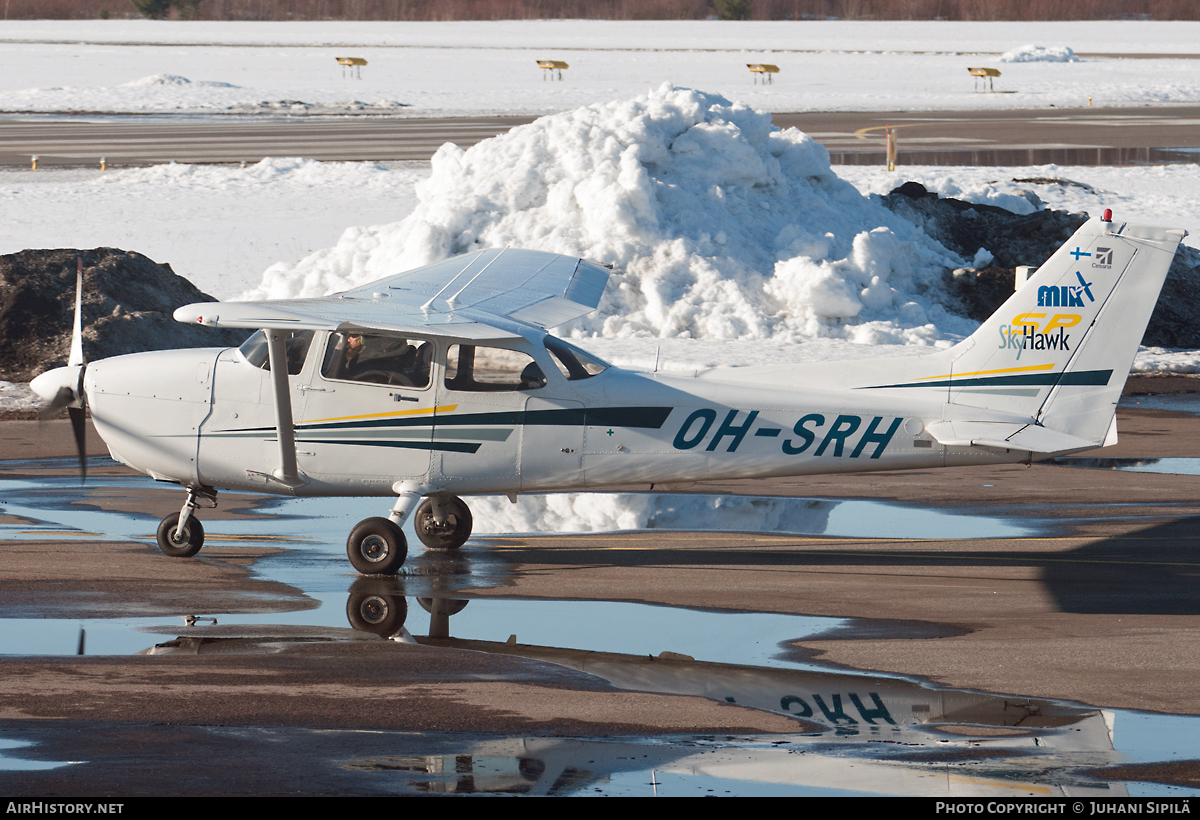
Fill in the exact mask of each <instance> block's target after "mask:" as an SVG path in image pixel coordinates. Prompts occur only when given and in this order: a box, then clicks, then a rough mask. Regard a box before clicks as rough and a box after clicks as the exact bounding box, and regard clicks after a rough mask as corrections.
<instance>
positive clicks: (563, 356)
mask: <svg viewBox="0 0 1200 820" xmlns="http://www.w3.org/2000/svg"><path fill="white" fill-rule="evenodd" d="M545 344H546V349H547V350H549V351H550V354H551V356H552V357H553V359H554V363H555V364H556V365H558V369H559V370H561V371H562V374H563V375H564V376H566V377H567V379H569V380H571V381H575V380H577V379H590V378H591V377H592V376H598V375H600V374H601V373H603V372H604V371H605V370H607V369H608V368H609V364H608V362H605V361H602V360H600V359H597V358H596V357H595V356H593V355H592V354H590V353H585V352H583V351H582V350H580V349H579V348H577V347H575V346H573V345H569V344H567V343H566V342H564V341H563V340H562V339H558V338H555V337H554V336H547V337H546V339H545Z"/></svg>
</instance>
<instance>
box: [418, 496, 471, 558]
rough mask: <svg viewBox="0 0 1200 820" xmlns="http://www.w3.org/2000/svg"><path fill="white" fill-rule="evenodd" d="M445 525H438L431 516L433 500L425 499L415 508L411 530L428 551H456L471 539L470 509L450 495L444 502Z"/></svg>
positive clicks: (459, 499)
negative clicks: (414, 531)
mask: <svg viewBox="0 0 1200 820" xmlns="http://www.w3.org/2000/svg"><path fill="white" fill-rule="evenodd" d="M444 503H445V505H446V523H445V524H438V522H437V519H436V518H434V515H433V500H432V499H429V498H426V499H425V500H424V501H422V502H421V506H419V507H417V513H416V515H415V516H414V517H413V529H414V530H416V532H417V538H419V539H421V543H422V544H424V545H425V546H427V547H429V548H430V549H435V550H456V549H458V548H459V547H461V546H462V545H463V544H465V543H467V539H468V538H470V537H471V527H472V526H473V521H472V520H471V509H470V508H469V507H468V506H467V505H466V502H464V501H463V500H462V499H461V498H459V497H458V496H456V495H452V496H450V497H449V498H447V499H446V500H445V502H444Z"/></svg>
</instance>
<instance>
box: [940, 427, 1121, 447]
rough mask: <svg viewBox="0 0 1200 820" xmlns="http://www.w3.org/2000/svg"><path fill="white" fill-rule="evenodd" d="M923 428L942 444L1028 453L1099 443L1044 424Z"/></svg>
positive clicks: (1093, 445)
mask: <svg viewBox="0 0 1200 820" xmlns="http://www.w3.org/2000/svg"><path fill="white" fill-rule="evenodd" d="M926 430H927V431H928V432H929V434H930V435H931V436H933V437H934V438H935V439H937V442H938V444H941V445H944V446H946V447H987V448H989V449H996V450H1027V451H1029V452H1031V453H1042V454H1047V455H1048V454H1051V453H1068V452H1078V451H1080V450H1092V449H1095V448H1096V447H1099V446H1101V445H1100V442H1096V441H1088V440H1087V439H1082V438H1078V437H1076V436H1071V435H1067V434H1066V433H1060V432H1058V431H1057V430H1051V429H1049V428H1048V427H1039V426H1038V425H1036V424H1027V423H1022V422H1012V421H940V422H937V423H936V424H931V425H929V426H928V427H927V428H926Z"/></svg>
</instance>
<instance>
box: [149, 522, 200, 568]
mask: <svg viewBox="0 0 1200 820" xmlns="http://www.w3.org/2000/svg"><path fill="white" fill-rule="evenodd" d="M178 524H179V513H171V514H170V515H168V516H167V517H166V518H164V519H163V520H162V521H160V522H159V524H158V548H159V549H160V550H162V552H163V555H168V556H170V557H171V558H191V557H192V556H193V555H195V554H196V553H198V552H199V551H200V548H201V547H202V546H204V525H202V524H201V523H200V519H199V518H196V517H195V516H191V517H189V518H188V520H187V524H185V525H184V527H183V533H182V534H181V535H180V536H179V537H178V538H177V537H176V536H175V530H176V525H178Z"/></svg>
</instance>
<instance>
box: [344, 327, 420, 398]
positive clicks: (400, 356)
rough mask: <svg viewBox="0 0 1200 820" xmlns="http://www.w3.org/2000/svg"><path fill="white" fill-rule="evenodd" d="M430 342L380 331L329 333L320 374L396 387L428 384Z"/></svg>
mask: <svg viewBox="0 0 1200 820" xmlns="http://www.w3.org/2000/svg"><path fill="white" fill-rule="evenodd" d="M432 362H433V342H430V341H427V340H425V339H408V338H404V337H401V336H385V335H381V334H368V333H355V332H352V331H349V332H345V333H331V334H329V343H328V344H327V345H326V346H325V359H324V363H323V364H322V365H321V375H322V376H324V377H325V378H327V379H337V380H341V381H351V382H364V383H366V384H388V385H395V386H397V387H416V388H423V387H428V386H429V371H430V365H431V364H432Z"/></svg>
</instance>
